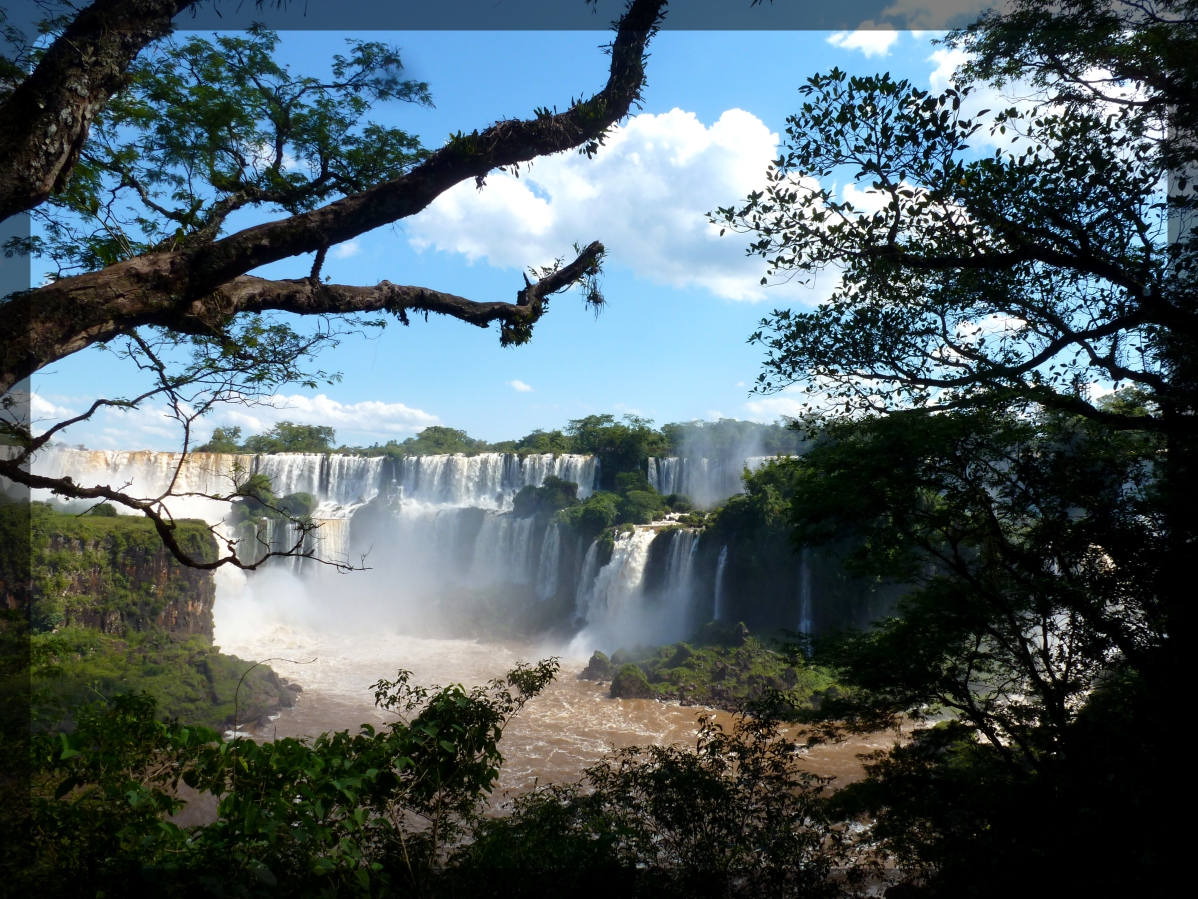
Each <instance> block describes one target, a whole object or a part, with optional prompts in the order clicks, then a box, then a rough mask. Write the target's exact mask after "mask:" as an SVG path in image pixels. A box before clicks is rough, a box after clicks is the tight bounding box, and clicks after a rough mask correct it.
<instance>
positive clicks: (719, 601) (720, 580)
mask: <svg viewBox="0 0 1198 899" xmlns="http://www.w3.org/2000/svg"><path fill="white" fill-rule="evenodd" d="M727 565H728V547H726V546H723V547H721V548H720V559H719V561H718V562H717V563H716V566H715V611H714V612H713V613H712V616H711V617H712V618H714V619H715V620H716V621H719V620H720V618H721V616H722V615H723V614H724V568H725V567H727Z"/></svg>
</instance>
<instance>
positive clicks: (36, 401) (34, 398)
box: [14, 391, 79, 434]
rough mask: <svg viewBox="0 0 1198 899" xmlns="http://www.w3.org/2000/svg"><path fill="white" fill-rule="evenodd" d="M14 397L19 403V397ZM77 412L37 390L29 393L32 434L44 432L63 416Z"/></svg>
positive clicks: (70, 416)
mask: <svg viewBox="0 0 1198 899" xmlns="http://www.w3.org/2000/svg"><path fill="white" fill-rule="evenodd" d="M14 398H15V399H16V400H17V403H18V405H19V404H20V400H21V397H19V396H14ZM55 399H57V397H55ZM78 414H79V413H78V412H77V411H76V410H74V409H70V408H68V407H66V406H60V405H58V404H57V403H55V402H52V401H51V399H49V398H47V397H44V396H42V395H41V394H39V393H38V392H37V391H34V392H33V393H31V394H30V395H29V421H30V424H31V425H32V427H33V433H34V434H44V433H45V432H46V431H47V430H48V429H49V428H51V427H53V426H54V425H55V424H57V423H58V422H60V421H62V420H63V419H64V418H72V417H74V416H76V415H78Z"/></svg>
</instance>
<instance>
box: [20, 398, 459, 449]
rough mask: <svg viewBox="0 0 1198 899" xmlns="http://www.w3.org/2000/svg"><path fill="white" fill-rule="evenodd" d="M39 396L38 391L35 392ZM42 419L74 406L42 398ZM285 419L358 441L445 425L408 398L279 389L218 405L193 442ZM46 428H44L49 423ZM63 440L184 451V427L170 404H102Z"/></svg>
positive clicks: (97, 445)
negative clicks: (352, 397) (347, 398)
mask: <svg viewBox="0 0 1198 899" xmlns="http://www.w3.org/2000/svg"><path fill="white" fill-rule="evenodd" d="M35 396H36V394H35ZM33 409H34V410H36V411H35V416H34V417H35V419H36V418H39V417H40V418H44V419H46V420H49V421H58V420H61V419H62V418H63V417H65V416H66V415H69V414H71V413H70V410H68V409H63V408H62V407H58V406H55V405H54V404H52V403H49V402H48V401H45V400H42V399H41V398H38V403H37V404H35V405H34V406H33ZM280 421H293V422H296V423H298V424H311V425H330V426H332V427H333V428H335V429H336V431H337V439H338V441H339V442H340V441H344V442H346V443H350V444H353V443H358V442H361V441H366V442H370V441H372V440H379V441H384V442H385V441H387V440H391V439H394V438H399V437H404V436H410V435H412V434H415V433H416V432H418V431H421V430H423V429H424V428H427V427H428V426H429V425H435V424H440V423H441V419H440V418H438V417H437V416H436V415H432V414H430V413H428V412H425V411H423V410H421V409H413V408H412V407H410V406H406V405H404V404H403V403H383V402H378V401H373V400H366V401H363V402H360V403H342V402H338V401H337V400H334V399H330V398H329V397H327V396H325V395H324V394H318V395H317V396H302V395H298V394H294V395H283V394H276V395H275V396H271V397H268V398H266V399H265V400H263V401H261V402H254V403H247V404H245V405H220V406H216V407H215V408H214V409H212V411H211V412H210V413H209V414H208V415H206V416H205V417H204V418H202V419H200V420H198V421H196V422H195V423H194V424H193V429H192V439H191V445H192V447H193V448H194V447H196V446H199V445H200V444H202V443H203V442H204V441H205V440H207V439H208V437H209V436H210V435H211V433H212V429H213V428H215V427H221V426H226V427H227V426H239V427H240V428H241V430H242V433H243V434H244V435H245V436H249V435H250V434H260V433H262V432H263V431H265V430H267V429H268V428H270V427H271V426H272V425H274V424H276V423H278V422H280ZM43 430H44V427H43ZM57 439H58V440H59V441H60V442H63V443H71V444H74V443H82V444H85V445H86V446H90V447H92V448H93V449H121V450H136V449H152V450H162V451H176V452H177V451H178V450H179V448H180V447H181V446H182V443H183V429H182V427H181V426H180V424H179V422H177V421H176V420H175V419H174V418H173V417H172V416H171V414H170V410H169V408H168V407H167V406H166V405H145V406H142V407H141V408H139V409H128V410H126V409H107V408H106V409H101V410H100V411H99V412H97V413H96V415H95V416H94V418H93V419H92V420H91V421H88V422H81V423H80V424H78V425H75V426H73V427H71V428H69V429H68V430H67V431H65V432H63V433H62V435H61V436H60V437H58V438H57Z"/></svg>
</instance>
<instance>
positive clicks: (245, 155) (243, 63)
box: [34, 26, 432, 275]
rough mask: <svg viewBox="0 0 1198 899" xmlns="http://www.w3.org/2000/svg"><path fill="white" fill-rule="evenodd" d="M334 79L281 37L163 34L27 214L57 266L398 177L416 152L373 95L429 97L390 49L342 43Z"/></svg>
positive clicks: (206, 236)
mask: <svg viewBox="0 0 1198 899" xmlns="http://www.w3.org/2000/svg"><path fill="white" fill-rule="evenodd" d="M348 45H349V54H348V55H347V56H342V55H340V54H338V55H336V56H334V58H333V62H332V66H331V75H332V77H331V79H327V80H321V79H317V78H313V77H308V76H299V75H295V74H293V73H292V72H291V71H290V70H289V69H288V68H287V67H286V66H282V65H280V64H279V63H278V62H277V61H276V60H275V58H274V53H275V50H276V48H277V46H278V36H277V35H276V34H275V33H274V32H271V31H269V30H267V29H265V28H262V27H260V26H256V27H254V28H251V29H250V30H249V31H248V32H247V33H246V34H244V35H218V36H216V37H215V39H214V40H211V41H210V40H206V39H204V38H201V37H199V36H198V35H197V36H192V37H189V38H187V39H186V40H183V41H174V40H168V41H165V42H162V43H160V44H158V45H156V46H155V47H154V48H152V49H151V50H150V51H149V52H147V53H143V54H142V55H141V56H140V57H139V58H138V59H137V60H136V61H135V63H134V64H133V66H132V67H131V69H130V71H129V75H128V85H127V87H126V89H125V90H124V91H123V92H122V93H121V94H119V95H118V96H116V97H114V98H113V100H112V101H111V102H110V103H109V104H108V106H107V108H106V109H105V110H104V111H103V112H101V114H100V115H99V116H98V117H97V120H96V122H95V124H93V125H92V128H91V134H90V136H89V140H88V142H87V144H86V145H85V146H84V148H83V151H82V153H81V156H80V161H79V164H78V165H77V167H76V169H75V172H74V175H73V177H72V178H71V181H70V182H69V184H68V186H67V188H66V189H65V190H64V191H62V192H61V193H59V194H57V195H56V196H55V197H54V198H52V200H51V201H50V203H49V204H46V205H45V206H42V207H39V208H38V209H37V210H36V211H35V213H34V214H35V215H36V216H37V217H38V219H39V221H40V223H41V224H42V226H43V228H44V229H45V231H46V237H45V238H44V239H43V241H42V245H41V246H40V247H39V251H40V253H41V254H42V255H43V256H44V257H45V258H48V259H50V260H52V261H54V262H55V263H56V264H57V269H58V273H59V274H60V275H62V274H65V273H68V272H70V271H71V270H74V269H82V270H93V269H96V268H100V267H103V266H106V265H111V264H112V263H114V262H118V261H120V260H124V259H130V258H132V257H134V256H137V255H141V254H143V253H147V252H152V251H154V250H164V249H167V250H169V249H177V248H179V247H180V246H183V245H186V244H188V243H189V242H194V241H197V240H211V239H213V238H214V237H216V236H217V235H219V234H220V233H221V231H222V229H223V228H224V226H225V223H226V221H227V219H228V217H229V216H230V215H231V214H233V213H235V212H237V211H238V210H241V209H246V208H252V207H259V206H260V207H265V208H268V209H277V210H282V211H285V212H290V213H295V212H301V211H305V210H309V209H312V208H314V207H315V206H317V205H320V204H322V203H325V202H328V201H329V200H331V199H335V198H337V197H340V196H346V195H348V194H353V193H358V192H360V191H362V190H363V189H365V188H366V187H368V186H370V185H372V184H375V183H377V182H379V181H384V180H389V179H391V178H395V177H397V176H399V175H401V174H403V173H404V172H405V171H407V169H408V168H410V167H411V165H412V164H413V163H415V162H418V161H419V160H421V159H422V158H424V156H425V155H426V154H425V152H424V151H423V150H422V149H421V147H420V143H419V141H418V140H417V139H416V138H414V137H412V136H411V135H409V134H408V133H406V132H405V131H402V130H400V129H397V128H387V127H384V126H381V125H378V124H375V123H371V122H366V121H365V120H364V116H365V115H366V114H367V113H368V112H369V111H370V109H371V107H372V106H373V105H374V104H375V103H380V102H388V101H393V100H400V101H404V102H411V103H417V104H420V105H425V106H428V105H431V102H432V101H431V97H430V95H429V92H428V85H426V84H424V83H422V82H417V81H411V80H403V79H402V78H401V74H400V73H401V72H402V70H403V66H402V63H401V61H400V56H399V51H398V50H397V49H396V48H394V47H389V46H386V45H384V44H380V43H377V42H368V41H357V40H350V41H348Z"/></svg>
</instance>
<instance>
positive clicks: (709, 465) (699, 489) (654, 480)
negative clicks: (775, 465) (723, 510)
mask: <svg viewBox="0 0 1198 899" xmlns="http://www.w3.org/2000/svg"><path fill="white" fill-rule="evenodd" d="M775 458H778V457H777V456H748V457H747V458H745V459H736V458H733V459H705V458H702V457H700V456H663V457H660V458H653V457H650V459H649V465H648V478H649V483H650V484H652V485H653V487H654V489H656V490H657V492H658V493H661V494H663V495H665V496H668V495H669V494H671V493H681V494H684V495H686V496H689V497H690V498H691V500H692V501H693V502H695V503H696V504H698V505H699V506H704V507H706V506H711V505H714V504H715V503H718V502H719V501H720V500H723V499H727V498H728V497H730V496H732V495H734V494H737V493H741V492H743V490H744V485H743V484H742V483H741V475H742V474H743V473H744V470H745V469H746V468H747V469H749V471H756V470H757V469H759V468H760V467H761V466H762V465H764V464H765V463H766V462H768V461H770V460H771V459H775Z"/></svg>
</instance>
